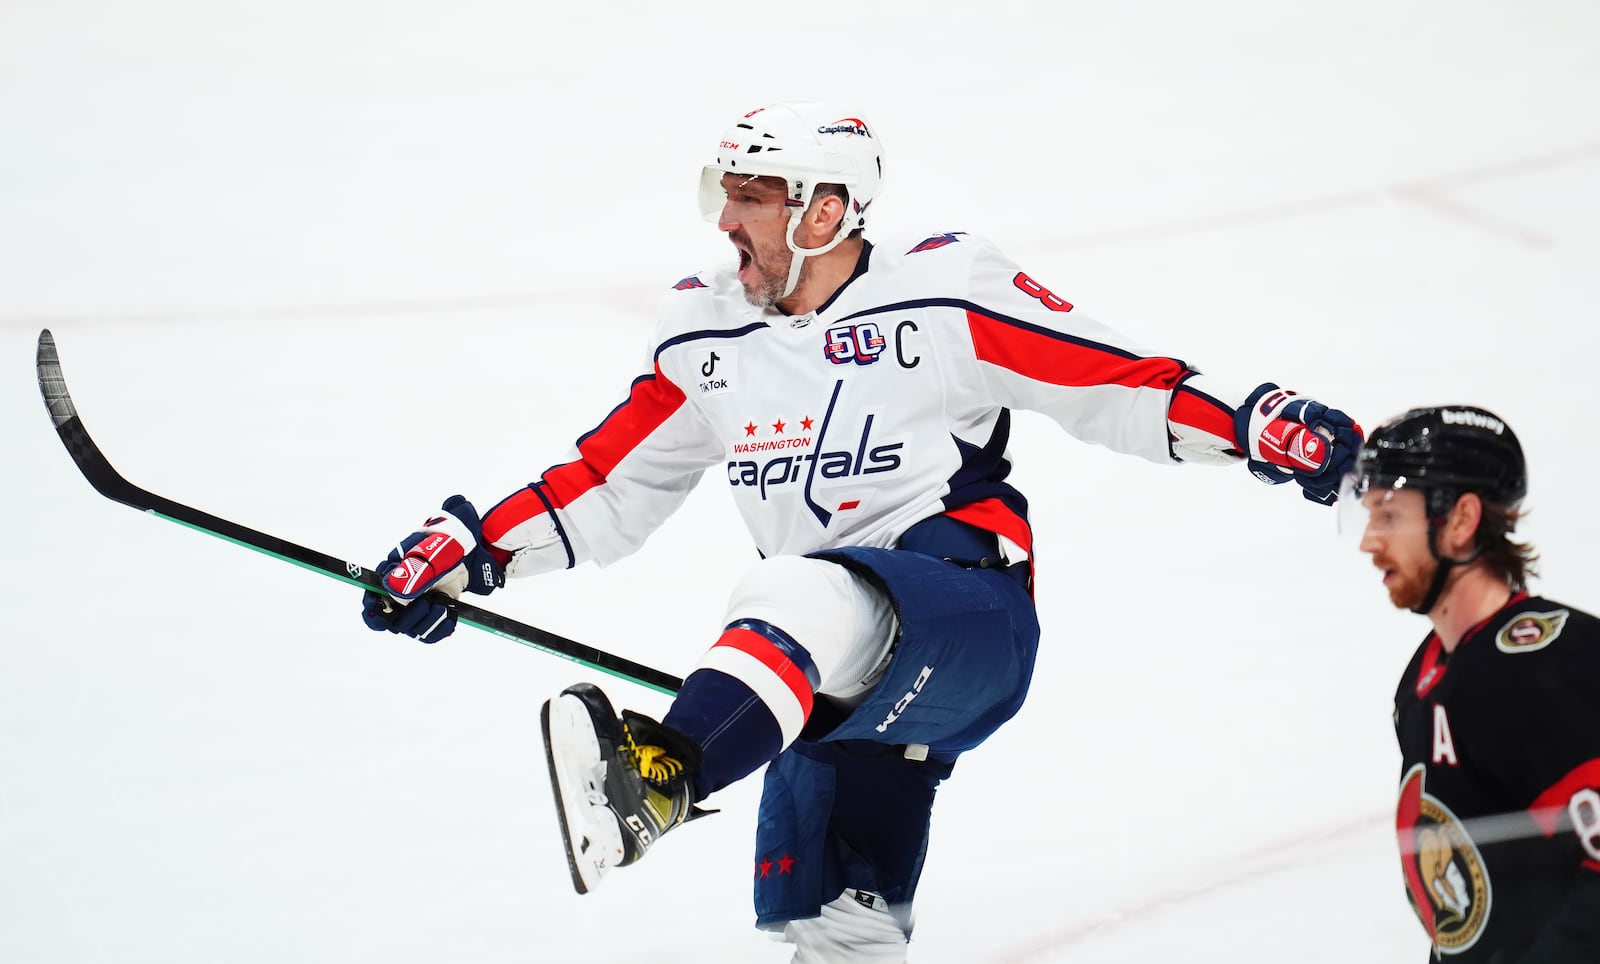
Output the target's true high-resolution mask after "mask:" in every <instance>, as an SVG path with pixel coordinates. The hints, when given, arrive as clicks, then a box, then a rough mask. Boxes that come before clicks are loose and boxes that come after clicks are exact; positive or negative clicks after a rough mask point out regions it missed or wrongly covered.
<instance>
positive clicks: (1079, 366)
mask: <svg viewBox="0 0 1600 964" xmlns="http://www.w3.org/2000/svg"><path fill="white" fill-rule="evenodd" d="M967 327H968V328H969V329H970V330H971V332H972V346H973V349H974V350H975V351H976V353H977V356H978V360H979V361H986V362H989V363H991V364H994V365H999V366H1000V367H1001V368H1005V369H1008V370H1010V371H1013V372H1016V373H1017V374H1018V375H1023V376H1025V377H1027V378H1032V379H1034V380H1035V381H1040V382H1046V383H1048V384H1051V385H1073V386H1077V385H1122V386H1126V387H1129V388H1161V389H1170V388H1172V387H1173V386H1174V385H1177V384H1178V382H1180V381H1182V380H1183V377H1184V376H1185V375H1187V374H1189V369H1188V368H1186V367H1184V365H1183V363H1182V362H1180V361H1178V360H1177V359H1174V358H1139V357H1130V356H1128V355H1127V354H1126V353H1124V352H1120V351H1117V350H1116V349H1113V348H1109V347H1106V346H1104V345H1096V344H1094V343H1093V342H1087V341H1070V340H1067V339H1065V338H1059V337H1051V336H1050V335H1047V334H1045V333H1043V332H1040V331H1033V330H1030V329H1028V328H1024V327H1021V326H1019V325H1015V324H1008V323H1006V322H1004V321H1000V320H999V319H996V318H991V317H989V316H988V315H984V314H980V313H978V312H976V311H971V310H969V311H968V312H967ZM1232 434H1233V433H1232V430H1231V429H1230V430H1229V432H1228V434H1227V437H1229V438H1231V437H1232Z"/></svg>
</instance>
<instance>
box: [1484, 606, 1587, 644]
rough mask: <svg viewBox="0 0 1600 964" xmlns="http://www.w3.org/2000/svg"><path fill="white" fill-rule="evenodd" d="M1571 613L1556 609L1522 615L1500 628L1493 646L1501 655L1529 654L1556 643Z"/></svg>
mask: <svg viewBox="0 0 1600 964" xmlns="http://www.w3.org/2000/svg"><path fill="white" fill-rule="evenodd" d="M1571 615H1572V613H1571V612H1570V611H1568V610H1565V609H1557V610H1556V611H1554V612H1548V613H1523V614H1522V615H1520V616H1518V617H1517V618H1516V619H1513V620H1512V621H1511V622H1509V623H1507V624H1506V625H1505V626H1503V627H1501V629H1500V631H1499V632H1498V633H1495V636H1494V645H1495V647H1496V648H1498V649H1499V650H1500V652H1502V653H1531V652H1534V651H1535V650H1540V649H1544V648H1545V647H1546V646H1549V645H1550V644H1551V643H1553V642H1555V641H1556V637H1557V636H1560V635H1561V630H1563V629H1565V628H1566V626H1567V617H1568V616H1571Z"/></svg>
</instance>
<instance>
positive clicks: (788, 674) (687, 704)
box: [661, 619, 822, 800]
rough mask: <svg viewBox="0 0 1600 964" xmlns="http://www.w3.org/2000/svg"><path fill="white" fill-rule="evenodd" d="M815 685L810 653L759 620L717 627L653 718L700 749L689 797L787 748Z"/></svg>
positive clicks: (817, 683) (751, 769)
mask: <svg viewBox="0 0 1600 964" xmlns="http://www.w3.org/2000/svg"><path fill="white" fill-rule="evenodd" d="M821 683H822V677H821V675H820V674H819V673H818V671H817V666H816V664H815V663H814V662H813V661H812V659H811V654H810V653H808V652H806V650H805V648H804V647H802V646H801V645H800V644H799V643H797V642H795V641H794V639H793V638H792V637H790V636H789V634H787V633H785V632H784V631H783V630H781V629H779V628H778V627H776V626H774V625H772V624H771V623H768V622H766V621H764V620H760V619H740V620H735V621H734V622H733V623H730V624H729V625H728V628H727V629H725V630H723V633H722V636H721V638H719V639H718V640H717V642H716V644H715V645H713V646H712V647H711V649H709V650H707V651H706V654H705V656H704V657H702V658H701V660H700V665H699V666H697V667H696V668H695V669H694V671H693V672H691V673H690V674H689V676H688V678H687V679H685V680H684V681H683V688H682V689H681V690H679V691H678V697H677V699H675V700H674V701H673V703H672V708H671V709H670V710H668V711H667V715H666V717H665V718H664V719H663V720H662V721H661V722H662V723H664V724H666V725H667V726H670V727H672V728H673V729H675V730H677V731H678V732H680V733H683V734H684V735H686V736H689V737H691V738H693V739H694V741H695V742H696V743H698V744H700V749H701V751H702V752H703V753H704V754H705V755H704V758H703V759H702V761H701V764H700V769H699V770H698V771H697V772H696V773H695V777H694V782H695V799H696V800H699V799H703V798H704V797H706V796H707V795H708V794H710V793H712V792H713V791H716V790H720V789H722V788H723V787H725V786H727V785H728V784H730V783H733V782H734V781H735V780H738V779H740V778H742V777H745V776H748V775H749V774H751V773H754V772H755V771H756V770H757V769H759V768H760V767H762V766H763V765H765V764H766V763H768V762H770V761H771V760H773V759H774V758H775V757H777V755H778V754H779V753H780V752H782V751H783V748H784V747H786V746H788V745H789V744H790V743H793V742H794V741H795V739H796V738H797V737H799V735H800V730H801V728H802V727H804V726H805V723H806V719H807V718H808V717H810V715H811V706H812V696H813V694H814V693H815V692H816V690H817V687H818V686H820V685H821Z"/></svg>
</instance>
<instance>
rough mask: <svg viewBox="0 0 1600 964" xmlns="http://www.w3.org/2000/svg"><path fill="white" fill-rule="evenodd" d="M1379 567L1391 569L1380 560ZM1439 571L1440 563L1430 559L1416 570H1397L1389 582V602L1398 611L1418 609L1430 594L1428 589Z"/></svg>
mask: <svg viewBox="0 0 1600 964" xmlns="http://www.w3.org/2000/svg"><path fill="white" fill-rule="evenodd" d="M1379 566H1380V567H1381V568H1384V569H1388V568H1390V566H1389V565H1388V564H1386V560H1379ZM1438 571H1439V561H1438V560H1437V559H1429V560H1428V562H1427V564H1426V565H1423V566H1420V567H1418V568H1416V569H1411V570H1406V569H1395V570H1394V578H1393V579H1392V580H1391V581H1390V582H1389V585H1388V587H1387V588H1388V590H1389V602H1391V603H1393V604H1394V607H1395V608H1396V609H1411V610H1414V609H1416V608H1417V607H1418V606H1419V605H1421V604H1422V598H1423V597H1424V596H1426V595H1427V594H1428V587H1429V586H1430V585H1432V584H1433V577H1434V573H1436V572H1438Z"/></svg>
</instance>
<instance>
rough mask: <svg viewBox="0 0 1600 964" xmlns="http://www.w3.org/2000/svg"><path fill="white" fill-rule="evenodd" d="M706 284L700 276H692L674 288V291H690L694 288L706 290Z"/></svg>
mask: <svg viewBox="0 0 1600 964" xmlns="http://www.w3.org/2000/svg"><path fill="white" fill-rule="evenodd" d="M704 287H706V283H705V282H704V281H701V280H700V276H699V275H690V276H689V277H687V278H685V279H683V280H682V281H680V282H678V283H677V284H675V285H673V286H672V290H673V291H688V290H690V289H692V288H704Z"/></svg>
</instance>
